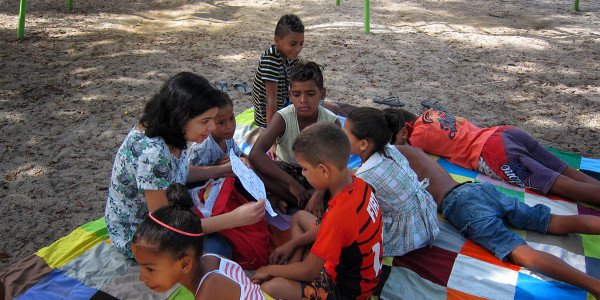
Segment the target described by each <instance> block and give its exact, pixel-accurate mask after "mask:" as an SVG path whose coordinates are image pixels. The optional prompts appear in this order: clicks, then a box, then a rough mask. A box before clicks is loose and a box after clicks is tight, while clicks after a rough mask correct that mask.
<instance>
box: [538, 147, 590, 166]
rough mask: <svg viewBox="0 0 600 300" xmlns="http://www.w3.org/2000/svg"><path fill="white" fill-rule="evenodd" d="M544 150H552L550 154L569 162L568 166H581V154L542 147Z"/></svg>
mask: <svg viewBox="0 0 600 300" xmlns="http://www.w3.org/2000/svg"><path fill="white" fill-rule="evenodd" d="M544 148H546V150H548V151H550V152H552V154H554V155H556V156H558V158H560V159H562V160H563V161H564V162H566V163H567V164H569V166H571V167H573V168H575V169H579V167H580V166H581V154H579V153H575V152H567V151H560V150H556V149H554V148H550V147H544Z"/></svg>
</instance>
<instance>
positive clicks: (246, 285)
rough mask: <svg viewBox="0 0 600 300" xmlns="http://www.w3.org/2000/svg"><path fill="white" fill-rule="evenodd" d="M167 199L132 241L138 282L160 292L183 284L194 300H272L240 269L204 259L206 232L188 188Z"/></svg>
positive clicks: (174, 188)
mask: <svg viewBox="0 0 600 300" xmlns="http://www.w3.org/2000/svg"><path fill="white" fill-rule="evenodd" d="M166 193H167V199H168V201H169V203H168V206H165V207H162V208H160V209H158V210H156V211H154V212H153V213H150V214H148V217H147V218H146V219H145V220H144V221H143V222H142V223H141V224H140V225H139V226H138V228H137V231H136V232H135V234H134V236H133V241H132V245H131V250H132V252H133V256H134V257H135V260H136V261H137V262H138V263H139V265H140V268H141V271H140V280H141V281H143V282H144V284H146V286H148V287H149V288H150V289H152V290H154V291H157V292H164V291H166V290H168V289H170V288H171V287H173V286H174V285H175V284H176V283H180V284H181V285H183V286H184V287H186V288H187V289H188V290H190V291H195V293H194V296H195V299H265V298H270V297H268V296H266V295H265V294H263V293H262V291H261V289H260V286H259V285H256V284H253V283H252V282H251V281H250V278H248V276H246V274H245V273H244V270H242V267H240V265H238V264H237V263H235V262H233V261H231V260H228V259H225V258H222V257H220V256H218V255H214V254H206V255H203V256H202V254H203V252H204V239H203V238H202V235H203V233H202V226H201V224H200V219H198V217H197V216H196V215H195V214H194V213H193V212H192V211H191V210H190V209H191V208H192V206H193V201H192V199H191V197H190V195H189V194H188V192H187V190H186V188H185V186H183V185H181V184H173V185H171V186H169V187H168V188H167V191H166Z"/></svg>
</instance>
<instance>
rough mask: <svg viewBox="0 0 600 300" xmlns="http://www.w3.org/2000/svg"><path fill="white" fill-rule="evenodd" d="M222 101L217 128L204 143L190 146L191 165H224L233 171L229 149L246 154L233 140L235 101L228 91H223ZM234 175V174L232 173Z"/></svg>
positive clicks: (216, 123) (216, 116)
mask: <svg viewBox="0 0 600 300" xmlns="http://www.w3.org/2000/svg"><path fill="white" fill-rule="evenodd" d="M221 96H222V101H221V104H220V105H219V109H218V110H217V114H216V115H215V118H214V122H215V129H214V130H213V131H211V132H210V135H209V136H208V137H207V138H206V139H205V140H204V142H202V143H192V145H191V146H190V147H189V148H188V149H189V150H188V151H189V153H190V154H189V157H190V165H192V166H223V167H224V168H227V170H228V171H229V172H230V173H231V172H232V171H231V164H229V150H230V149H233V152H234V153H235V154H236V155H237V156H240V157H242V160H243V161H245V160H246V159H245V158H244V157H245V156H246V155H245V154H244V153H243V152H242V150H240V147H239V146H238V144H237V143H236V142H235V140H233V134H234V133H235V126H236V123H235V115H234V114H233V101H231V98H229V95H227V93H223V92H221ZM230 175H233V174H230Z"/></svg>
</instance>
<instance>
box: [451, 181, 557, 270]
mask: <svg viewBox="0 0 600 300" xmlns="http://www.w3.org/2000/svg"><path fill="white" fill-rule="evenodd" d="M442 214H443V216H444V218H445V219H446V220H448V221H449V222H450V223H452V225H454V226H455V227H456V228H457V229H458V230H460V233H462V234H463V235H465V236H466V237H467V238H469V239H470V240H472V241H473V242H475V243H476V244H479V245H480V246H482V247H484V248H486V249H487V250H489V251H490V252H492V253H493V254H494V255H495V256H496V257H497V258H499V259H501V260H506V258H507V256H508V255H509V254H510V253H511V252H512V251H513V250H514V249H515V248H516V247H517V246H519V245H522V244H525V240H523V238H521V237H520V236H519V235H518V234H516V233H515V232H513V231H511V230H509V229H508V228H507V226H512V227H514V228H517V229H525V230H530V231H536V232H539V233H542V234H546V231H547V229H548V223H549V222H550V208H549V207H547V206H545V205H543V204H537V205H535V206H533V207H531V206H529V205H527V204H525V203H522V202H520V201H519V199H517V198H513V197H509V196H506V195H504V194H502V193H501V192H499V191H497V190H496V188H495V187H494V186H493V185H491V184H489V183H467V184H464V185H462V186H459V187H457V188H455V189H454V190H452V191H451V192H449V193H448V194H447V195H446V197H445V198H444V199H443V202H442Z"/></svg>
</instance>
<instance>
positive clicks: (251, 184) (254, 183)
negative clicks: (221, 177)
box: [229, 149, 277, 217]
mask: <svg viewBox="0 0 600 300" xmlns="http://www.w3.org/2000/svg"><path fill="white" fill-rule="evenodd" d="M229 161H230V162H231V169H232V170H233V173H235V175H237V177H238V179H239V180H240V181H241V182H242V185H243V186H244V188H245V189H246V191H248V193H250V195H252V197H254V198H255V199H264V201H265V209H266V210H267V212H268V213H269V215H271V216H272V217H274V216H276V215H277V213H276V212H275V211H274V210H273V207H271V203H270V202H269V201H267V191H266V190H265V184H264V183H263V182H262V180H260V178H259V177H258V175H256V173H254V171H252V169H250V168H248V167H247V166H246V165H245V164H244V163H243V162H242V160H241V159H240V158H239V157H238V156H237V155H235V153H234V152H233V149H230V150H229ZM259 201H260V200H259Z"/></svg>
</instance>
